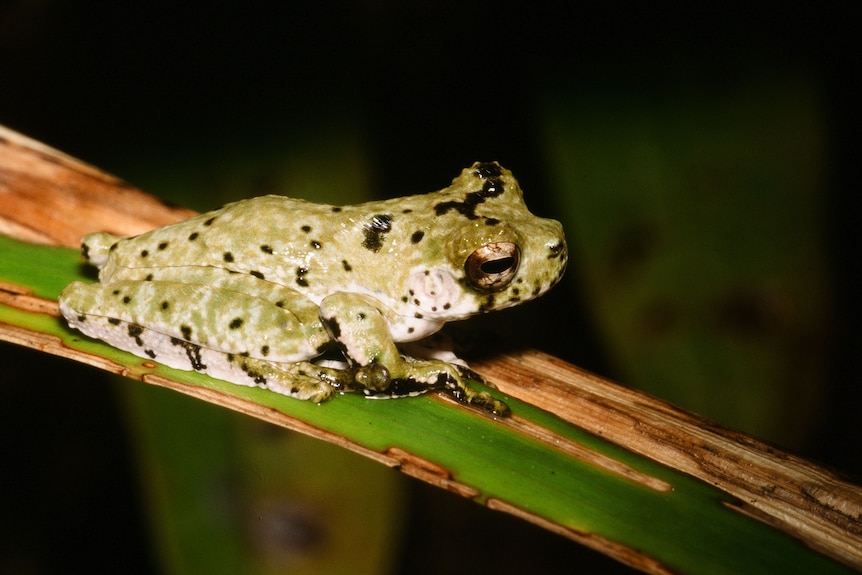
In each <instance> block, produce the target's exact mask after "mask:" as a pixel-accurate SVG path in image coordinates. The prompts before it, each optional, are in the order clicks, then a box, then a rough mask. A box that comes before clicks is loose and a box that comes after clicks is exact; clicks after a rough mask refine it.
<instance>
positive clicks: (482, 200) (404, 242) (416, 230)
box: [59, 162, 567, 416]
mask: <svg viewBox="0 0 862 575" xmlns="http://www.w3.org/2000/svg"><path fill="white" fill-rule="evenodd" d="M81 252H82V255H83V257H84V259H85V260H86V262H88V263H89V264H92V265H94V266H95V267H96V268H98V270H99V274H98V280H99V281H98V282H95V283H93V282H90V283H87V282H80V281H75V282H72V283H70V284H68V285H67V286H66V287H65V288H64V289H63V291H62V293H61V294H60V296H59V308H60V311H61V313H62V315H63V317H64V318H65V320H66V322H67V323H68V324H69V326H70V327H71V328H74V329H75V330H77V331H79V332H81V333H83V334H84V335H86V336H88V337H91V338H95V339H98V340H102V341H104V342H106V343H108V344H110V345H112V346H114V347H116V348H119V349H122V350H125V351H128V352H131V353H132V354H134V355H136V356H138V357H141V358H144V359H146V360H152V361H155V362H158V363H161V364H163V365H166V366H168V367H173V368H177V369H180V370H187V371H195V372H199V373H204V374H208V375H209V376H211V377H214V378H216V379H221V380H224V381H227V382H231V383H235V384H240V385H247V386H253V387H260V388H264V389H267V390H270V391H272V392H275V393H279V394H282V395H286V396H289V397H293V398H296V399H301V400H309V401H313V402H315V403H321V402H324V401H326V400H328V399H330V398H331V397H333V395H335V394H342V393H348V392H356V393H361V394H363V395H364V396H366V397H369V398H389V397H392V398H397V397H409V396H416V395H421V394H423V393H425V392H428V391H432V390H436V391H438V392H442V393H445V394H447V395H449V396H450V397H452V398H454V399H455V400H457V401H458V402H461V403H463V404H467V405H471V406H474V407H476V408H479V409H480V410H484V411H486V412H489V413H491V414H493V415H498V416H506V415H508V414H509V413H510V409H509V406H508V405H507V404H506V403H505V402H503V401H502V400H500V399H496V398H494V397H493V395H492V394H491V393H489V392H488V391H487V390H484V389H480V388H479V387H476V386H475V385H471V380H472V381H473V382H476V383H479V384H484V385H485V386H487V387H490V388H493V386H492V385H491V384H490V383H489V382H487V381H485V380H484V378H482V377H481V376H480V375H479V374H477V373H475V372H473V371H472V370H471V369H470V368H469V367H468V366H467V364H466V363H464V362H462V361H460V360H459V359H458V358H457V357H456V356H454V355H452V354H449V356H446V357H445V358H444V359H440V358H437V357H435V356H434V354H429V357H414V356H411V355H407V354H406V353H405V352H403V351H402V348H403V347H404V346H406V345H409V344H410V342H417V341H419V340H423V339H424V338H428V337H429V336H432V334H435V333H436V332H438V331H439V330H440V329H441V328H442V327H443V326H444V325H445V324H446V323H448V322H453V321H458V320H464V319H467V318H469V317H471V316H474V315H477V314H482V313H486V312H490V311H495V310H501V309H505V308H509V307H512V306H515V305H519V304H521V303H524V302H526V301H529V300H532V299H534V298H537V297H539V296H541V295H542V294H544V293H545V292H547V291H548V290H549V289H550V288H551V287H552V286H554V285H555V284H557V283H558V282H559V281H560V278H561V277H562V275H563V273H564V271H565V268H566V261H567V248H566V241H565V237H564V234H563V228H562V225H561V224H560V223H559V222H558V221H556V220H553V219H547V218H541V217H538V216H535V215H533V214H532V213H531V212H530V211H529V210H528V209H527V207H526V204H525V203H524V197H523V192H522V191H521V188H520V186H519V184H518V182H517V180H516V179H515V178H514V176H513V175H512V173H511V172H510V171H509V170H507V169H505V168H503V167H502V166H500V164H499V163H497V162H476V163H474V164H473V165H472V166H471V167H469V168H466V169H464V170H463V171H462V172H461V174H460V175H458V176H457V177H456V178H454V179H453V181H452V184H451V185H450V186H449V187H447V188H444V189H441V190H439V191H436V192H431V193H427V194H421V195H410V196H406V197H400V198H393V199H387V200H378V201H371V202H366V203H361V204H355V205H344V206H337V205H329V204H318V203H312V202H309V201H307V200H303V199H295V198H290V197H286V196H278V195H266V196H260V197H256V198H250V199H245V200H241V201H238V202H234V203H230V204H227V205H225V206H224V207H222V208H220V209H217V210H214V211H210V212H207V213H204V214H200V215H197V216H194V217H191V218H190V219H187V220H185V221H181V222H179V223H175V224H171V225H167V226H164V227H161V228H157V229H154V230H152V231H149V232H146V233H143V234H140V235H137V236H131V237H122V236H117V235H113V234H110V233H107V232H96V233H92V234H88V235H86V236H84V237H83V238H82V241H81ZM450 356H451V357H450ZM333 358H335V359H336V360H337V361H333Z"/></svg>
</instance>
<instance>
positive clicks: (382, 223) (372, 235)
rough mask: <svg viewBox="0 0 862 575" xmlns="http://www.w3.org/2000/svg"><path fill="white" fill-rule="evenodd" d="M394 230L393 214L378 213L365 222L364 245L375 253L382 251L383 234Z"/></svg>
mask: <svg viewBox="0 0 862 575" xmlns="http://www.w3.org/2000/svg"><path fill="white" fill-rule="evenodd" d="M391 230H392V216H391V215H389V214H376V215H373V216H371V220H370V221H369V222H368V223H366V224H365V226H364V229H363V232H364V234H365V239H363V240H362V247H364V248H365V249H367V250H370V251H372V252H374V253H377V252H379V251H380V248H382V247H383V236H385V235H386V234H387V233H389V232H390V231H391Z"/></svg>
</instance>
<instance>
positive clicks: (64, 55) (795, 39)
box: [0, 0, 862, 573]
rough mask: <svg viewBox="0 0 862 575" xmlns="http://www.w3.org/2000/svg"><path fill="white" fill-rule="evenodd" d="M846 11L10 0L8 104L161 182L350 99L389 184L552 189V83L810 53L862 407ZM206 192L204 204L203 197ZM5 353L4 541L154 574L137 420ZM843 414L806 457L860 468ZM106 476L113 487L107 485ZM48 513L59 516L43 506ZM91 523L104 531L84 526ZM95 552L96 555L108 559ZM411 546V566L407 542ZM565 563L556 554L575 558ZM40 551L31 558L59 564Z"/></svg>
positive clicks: (846, 404)
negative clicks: (546, 142)
mask: <svg viewBox="0 0 862 575" xmlns="http://www.w3.org/2000/svg"><path fill="white" fill-rule="evenodd" d="M854 22H855V21H854V20H853V19H852V18H851V17H850V15H849V13H845V12H842V11H840V10H837V9H831V8H829V7H828V6H827V7H824V5H818V6H813V5H812V6H807V7H803V6H785V5H775V6H767V5H765V4H764V5H760V4H756V5H753V6H752V5H746V6H728V5H722V7H720V8H719V7H711V6H706V5H689V4H685V3H680V4H678V5H672V4H664V5H655V4H650V5H648V6H639V7H631V6H629V5H627V4H624V3H603V4H602V5H593V4H587V5H580V4H576V3H557V2H555V3H551V2H532V3H530V4H529V6H527V5H526V4H522V5H521V6H518V7H517V8H507V7H506V6H505V4H500V3H491V2H478V1H468V2H448V1H443V2H439V1H438V2H417V3H392V2H373V1H369V2H345V3H321V2H307V3H283V4H281V5H278V6H276V5H275V4H272V3H260V4H258V3H255V2H243V3H239V2H183V3H174V2H85V3H73V2H60V1H56V0H55V1H52V0H41V1H40V0H30V1H28V0H6V1H4V2H2V3H0V123H3V124H5V125H7V126H9V127H10V128H12V129H15V130H17V131H20V132H23V133H25V134H26V135H28V136H31V137H33V138H35V139H38V140H41V141H44V142H46V143H48V144H49V145H52V146H54V147H56V148H58V149H60V150H63V151H65V152H67V153H69V154H71V155H74V156H76V157H79V158H82V159H84V160H85V161H87V162H90V163H92V164H94V165H97V166H99V167H101V168H103V169H105V170H106V171H109V172H113V173H116V174H118V175H120V176H121V177H123V178H125V179H127V180H130V181H131V182H132V183H134V184H136V185H139V186H141V187H143V188H144V189H147V190H148V191H151V192H154V193H158V190H156V189H152V186H151V185H149V184H150V181H149V180H148V178H149V176H148V171H147V170H148V168H147V164H148V163H156V162H160V161H164V159H165V158H166V157H173V158H174V159H175V161H177V162H183V161H184V158H185V157H188V158H194V159H197V158H199V157H205V156H206V155H207V151H206V150H211V149H218V148H219V147H231V146H237V145H240V146H241V145H242V142H244V141H253V140H256V139H260V138H265V137H271V134H272V132H273V131H278V130H283V131H291V130H295V131H296V132H297V133H307V132H309V131H314V130H319V129H324V128H325V127H326V125H327V123H331V124H333V125H334V124H337V123H338V122H340V121H342V120H343V118H345V117H351V118H356V117H359V118H361V121H362V124H363V129H364V131H365V133H366V135H367V136H366V138H367V139H366V145H367V146H368V150H369V153H368V157H369V158H371V160H372V162H373V172H374V174H373V179H374V181H375V182H377V184H378V185H379V187H380V196H381V197H388V196H395V195H401V194H403V193H405V192H404V190H409V191H410V192H411V193H412V192H420V191H428V190H433V189H437V188H439V187H440V186H441V184H444V183H445V182H447V181H449V179H451V178H452V177H453V176H454V175H455V173H456V172H457V170H459V169H460V168H461V167H462V166H466V165H469V164H470V163H471V162H472V161H474V160H476V159H497V160H499V161H500V162H501V163H503V165H506V166H508V167H511V168H512V169H513V170H515V171H516V174H517V175H518V177H519V180H521V182H522V184H523V185H524V187H525V188H528V187H529V189H531V190H541V189H543V188H546V187H547V186H548V181H547V179H546V176H545V175H544V173H543V165H544V163H543V159H542V157H541V155H542V148H541V146H540V145H539V144H538V142H537V138H538V134H537V128H536V126H535V121H536V120H535V117H534V116H533V114H534V112H533V110H535V104H536V100H537V99H538V98H539V97H541V95H542V94H544V93H547V92H549V91H550V92H553V90H554V89H555V87H556V86H559V85H563V84H565V85H566V86H571V85H576V86H580V85H582V86H584V87H585V89H588V88H589V89H595V88H596V87H597V86H598V87H601V86H613V87H615V89H618V90H621V91H629V92H630V93H634V94H636V93H638V92H639V91H644V92H648V91H651V90H655V89H659V88H660V86H661V85H662V83H663V82H666V81H667V80H668V78H679V77H680V76H684V77H685V78H686V80H687V81H690V82H692V83H695V84H705V85H711V84H715V85H720V84H721V83H722V81H723V77H725V76H727V77H731V76H733V75H735V74H738V73H740V72H741V71H744V72H745V73H755V74H756V73H758V71H759V70H762V71H763V73H768V72H769V70H771V69H774V68H786V67H791V68H796V69H802V70H805V71H806V73H807V74H809V75H810V76H812V77H813V78H814V81H815V83H816V84H817V86H818V89H819V91H820V94H821V97H822V98H823V101H824V102H825V108H826V112H827V115H828V118H827V120H828V128H829V132H828V137H829V143H828V148H829V152H830V154H829V171H830V176H829V181H830V185H829V187H828V189H824V190H823V194H824V203H825V205H826V208H827V209H826V213H827V217H828V225H827V226H826V228H827V230H828V233H829V237H828V242H829V247H830V255H831V257H832V260H831V261H830V262H829V263H830V269H831V272H832V274H833V282H832V285H833V286H834V300H833V302H832V303H833V307H834V309H835V310H836V312H837V313H836V318H837V321H836V325H835V328H834V345H833V346H832V358H833V359H832V362H831V366H832V370H833V373H831V374H830V378H831V380H832V381H833V382H834V386H835V388H836V389H837V390H838V397H839V398H840V400H839V401H837V403H841V404H842V405H843V409H844V410H845V411H844V413H845V414H848V413H849V414H852V413H854V412H857V413H858V407H859V392H858V390H857V387H858V384H859V378H858V375H859V349H860V346H859V344H860V337H859V333H858V332H859V330H858V327H857V320H858V318H859V313H858V312H859V303H858V295H857V294H858V293H859V291H860V290H859V288H860V284H859V280H858V277H857V268H858V261H859V256H858V254H859V251H860V242H859V236H858V232H857V229H856V228H857V225H856V224H857V213H858V212H857V210H856V202H855V196H856V195H857V193H858V181H859V176H860V173H859V172H860V170H859V163H860V161H859V160H860V158H862V155H860V145H859V138H858V130H857V127H858V120H859V118H858V116H859V112H858V109H859V107H858V101H859V91H858V90H857V89H856V81H857V79H858V76H859V59H860V50H859V46H858V42H857V37H858V30H856V26H855V25H854ZM204 148H205V149H204ZM531 198H534V199H532V200H531V202H530V205H531V208H533V211H535V212H537V213H539V214H543V215H547V214H549V208H548V205H549V200H548V199H547V198H544V197H542V195H541V193H540V192H538V191H537V192H536V193H535V194H533V195H532V196H531ZM194 207H197V208H205V207H212V206H211V205H208V204H207V198H205V197H203V198H200V203H199V205H195V206H194ZM572 273H574V272H572ZM567 281H569V282H571V284H570V285H571V286H573V287H570V290H569V292H567V293H568V294H571V293H572V292H576V291H577V287H576V278H575V277H572V278H567ZM536 305H537V306H541V307H536V308H532V311H528V312H525V313H530V314H536V315H543V314H544V315H549V314H559V315H561V316H562V317H564V318H565V319H566V321H565V322H563V323H566V324H575V325H583V326H586V327H585V333H581V332H578V333H574V334H573V333H570V332H567V333H565V334H563V337H562V339H563V340H564V341H563V342H562V344H561V343H560V339H561V338H560V334H550V336H545V337H543V336H542V335H541V334H539V335H537V338H538V343H539V347H541V348H543V349H547V350H548V351H551V352H554V353H557V354H558V355H562V356H564V357H566V358H567V359H569V360H571V361H574V362H575V363H577V364H579V365H582V366H583V367H586V368H587V369H591V370H593V371H596V372H599V373H602V374H606V375H612V374H613V366H609V365H608V364H607V361H606V359H605V358H604V357H603V356H602V353H601V348H600V346H599V345H598V344H597V343H596V342H595V341H594V340H593V339H592V338H591V337H590V333H589V327H588V326H589V321H588V320H586V319H585V318H584V316H583V311H582V310H580V309H579V306H580V305H581V304H579V303H578V302H577V301H572V300H571V295H566V294H565V293H563V292H557V293H556V294H553V293H552V294H551V295H549V296H548V298H547V299H546V300H544V301H542V302H541V303H538V302H537V304H536ZM572 338H574V339H575V340H576V343H577V345H574V346H573V345H572ZM563 344H565V345H563ZM573 350H574V351H573ZM2 352H3V357H4V358H9V359H6V362H7V365H10V364H11V365H12V366H13V368H12V369H13V370H16V369H19V370H24V371H25V372H26V373H27V375H29V376H31V377H30V379H29V381H31V385H30V386H28V387H26V388H23V389H22V388H16V389H14V390H7V393H10V391H11V396H9V397H7V399H4V400H3V401H2V405H3V411H2V414H0V415H2V417H3V418H4V419H5V420H6V422H7V430H8V431H6V433H7V434H8V436H7V439H6V440H4V448H3V449H4V452H5V455H4V457H3V459H4V467H5V471H4V475H5V479H4V483H6V482H10V481H11V482H12V484H13V485H14V486H15V489H11V490H3V491H4V492H5V493H4V497H6V495H8V494H10V493H14V494H18V493H24V494H26V495H23V496H21V497H18V496H15V497H14V498H13V499H14V500H11V501H4V502H3V503H2V504H3V505H4V507H6V506H8V507H9V509H10V510H14V513H12V514H11V515H10V516H11V517H16V518H17V519H16V521H20V522H21V523H20V525H18V526H16V524H15V523H14V522H10V521H7V520H4V524H5V525H4V534H3V537H4V539H5V540H6V542H7V543H10V544H14V545H24V546H32V551H31V552H32V554H33V555H34V556H35V555H39V554H40V553H44V554H46V556H51V557H54V556H55V555H56V556H57V557H64V558H66V559H68V560H69V562H68V563H66V564H65V568H63V567H61V565H63V563H64V562H63V561H62V560H60V559H56V560H52V561H48V562H46V563H45V564H46V565H51V566H53V567H52V568H53V571H50V569H49V571H50V572H67V573H68V572H77V571H81V569H80V566H81V565H88V563H87V561H88V560H89V559H92V560H93V561H97V559H96V558H95V556H96V554H98V555H100V556H101V558H102V560H105V561H106V563H112V562H113V561H117V562H118V563H114V564H115V565H116V564H123V565H124V571H125V572H129V573H131V572H135V571H133V569H132V568H130V562H129V561H128V560H129V558H133V560H132V561H131V563H133V564H134V565H136V566H137V567H138V568H139V571H137V572H151V571H152V570H153V569H154V566H153V565H154V563H153V559H152V558H151V557H150V555H149V553H150V552H149V551H148V549H147V548H146V547H147V545H146V544H145V543H146V541H147V536H146V535H145V534H144V529H143V520H142V519H141V518H140V517H139V511H138V507H137V506H138V503H137V502H136V497H137V495H136V494H135V492H134V489H135V486H134V480H133V477H132V472H131V471H130V465H131V464H130V462H129V460H128V457H127V456H126V455H124V451H125V449H126V444H125V441H126V440H125V438H124V437H125V436H124V431H123V425H122V422H121V421H120V420H119V416H118V415H117V414H116V413H114V412H115V405H114V403H113V402H112V400H111V398H110V397H105V396H104V389H105V387H104V386H99V387H96V386H90V387H83V388H82V389H74V390H72V389H59V388H57V387H56V385H54V386H52V385H51V384H50V383H49V382H50V380H51V379H52V378H53V377H56V375H54V374H56V373H57V372H62V370H63V368H64V366H65V365H66V364H64V363H62V362H59V360H54V359H53V358H43V357H41V356H40V355H38V354H35V353H31V352H25V351H22V350H17V349H9V348H8V346H4V347H3V349H2ZM43 370H47V371H43ZM43 384H44V385H43ZM34 393H35V394H37V395H40V401H38V402H33V401H32V394H34ZM16 397H17V399H18V401H15V400H14V398H16ZM69 404H74V405H77V406H80V407H81V411H80V413H77V412H76V413H70V412H69V410H68V405H69ZM21 406H27V407H26V408H22V407H21ZM31 408H35V409H37V410H39V412H40V414H41V416H43V417H46V418H47V419H51V420H52V421H53V423H52V427H51V429H53V430H55V431H54V432H53V433H57V432H56V427H55V426H56V424H57V423H58V421H57V419H56V418H61V419H60V420H59V423H60V427H61V428H62V429H63V431H62V432H60V437H57V436H55V435H51V436H49V437H45V436H43V435H42V434H41V433H40V431H41V428H40V426H39V425H38V424H36V425H34V422H38V421H40V417H37V416H36V414H34V413H33V412H32V411H30V410H31ZM46 414H52V415H50V417H48V416H46ZM63 418H68V420H65V419H63ZM851 419H852V417H843V418H842V417H836V418H835V420H834V421H832V422H831V424H827V425H826V428H825V429H824V431H823V432H822V433H823V437H824V440H823V441H822V442H820V443H819V444H818V445H817V446H816V448H812V450H811V452H809V453H806V455H807V456H810V457H814V458H817V459H819V460H822V461H824V462H826V463H829V464H832V465H834V466H836V467H838V468H839V469H842V470H846V471H848V472H853V473H859V472H860V470H862V467H860V463H859V461H858V460H857V458H856V457H855V456H854V455H853V454H854V453H855V450H848V449H846V445H845V442H853V443H858V439H857V437H856V436H855V434H856V433H857V432H858V424H856V423H853V422H849V423H848V421H851ZM854 421H855V420H854ZM81 454H84V459H83V460H82V459H81ZM68 458H73V459H74V460H75V461H76V463H75V465H74V466H73V467H74V468H75V469H79V470H80V474H78V475H75V474H72V475H71V476H70V477H69V476H64V478H63V480H62V481H61V482H59V483H60V484H61V485H62V489H60V490H59V491H58V489H57V485H58V481H57V476H56V473H55V471H54V470H56V469H60V468H62V469H64V470H65V471H64V473H68V469H69V467H68V465H67V463H68V461H69V459H68ZM106 482H107V483H110V484H111V485H113V486H114V487H115V489H110V490H105V489H104V485H105V483H106ZM7 485H9V484H8V483H7ZM423 497H425V498H427V497H429V495H428V494H427V493H426V494H424V495H420V496H418V498H419V499H422V498H423ZM430 497H433V495H432V496H430ZM117 509H124V510H125V511H124V512H123V513H118V512H117ZM4 514H5V512H4ZM45 516H50V517H51V518H52V519H51V521H50V522H49V523H41V522H40V521H41V520H42V519H41V518H43V517H45ZM495 517H497V516H495ZM28 518H29V519H30V520H32V522H30V523H28V521H27V520H28ZM82 518H84V519H83V520H82ZM82 521H84V523H83V524H82ZM415 527H416V526H414V528H415ZM525 537H526V536H525ZM93 538H96V539H98V540H99V541H98V544H97V545H96V544H94V545H92V546H89V543H88V541H90V540H92V539H93ZM142 543H143V544H142ZM545 545H549V546H550V547H547V548H545V547H541V548H542V549H546V551H545V552H546V553H547V554H549V555H550V558H549V559H550V560H553V559H554V557H557V556H559V557H560V558H561V560H562V558H563V557H566V556H569V557H571V556H570V555H568V554H569V553H571V547H572V546H571V545H570V544H568V543H567V542H563V543H562V544H560V545H559V546H556V545H557V544H556V543H551V544H545ZM89 554H93V557H91V556H90V555H89ZM570 560H571V559H570ZM94 565H98V563H90V564H89V567H88V568H86V569H84V570H85V571H86V572H99V571H100V570H99V569H98V568H95V569H93V566H94ZM404 565H405V572H418V571H417V569H418V567H417V566H416V565H415V564H414V563H412V562H411V560H410V559H405V560H404ZM562 565H563V570H561V571H560V572H564V571H565V570H566V569H567V568H568V567H569V566H570V567H571V570H574V569H576V568H577V566H576V565H569V566H567V565H566V561H564V562H563V563H562ZM2 566H3V565H2V563H0V567H2ZM411 566H412V567H413V568H411ZM19 567H20V565H19ZM31 567H32V566H31ZM28 569H29V567H28V566H27V565H24V566H23V567H22V571H20V572H48V571H41V570H38V569H35V567H34V568H33V570H30V571H28ZM81 572H83V571H81Z"/></svg>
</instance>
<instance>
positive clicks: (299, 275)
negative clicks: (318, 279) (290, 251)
mask: <svg viewBox="0 0 862 575" xmlns="http://www.w3.org/2000/svg"><path fill="white" fill-rule="evenodd" d="M307 273H308V268H296V283H297V284H298V285H300V286H302V287H308V280H307V279H305V274H307Z"/></svg>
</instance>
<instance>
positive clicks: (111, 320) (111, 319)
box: [108, 317, 120, 325]
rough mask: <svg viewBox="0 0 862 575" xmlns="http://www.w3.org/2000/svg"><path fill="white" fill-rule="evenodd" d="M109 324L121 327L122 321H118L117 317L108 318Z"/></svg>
mask: <svg viewBox="0 0 862 575" xmlns="http://www.w3.org/2000/svg"><path fill="white" fill-rule="evenodd" d="M108 323H109V324H111V325H120V320H118V319H117V318H115V317H109V318H108Z"/></svg>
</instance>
